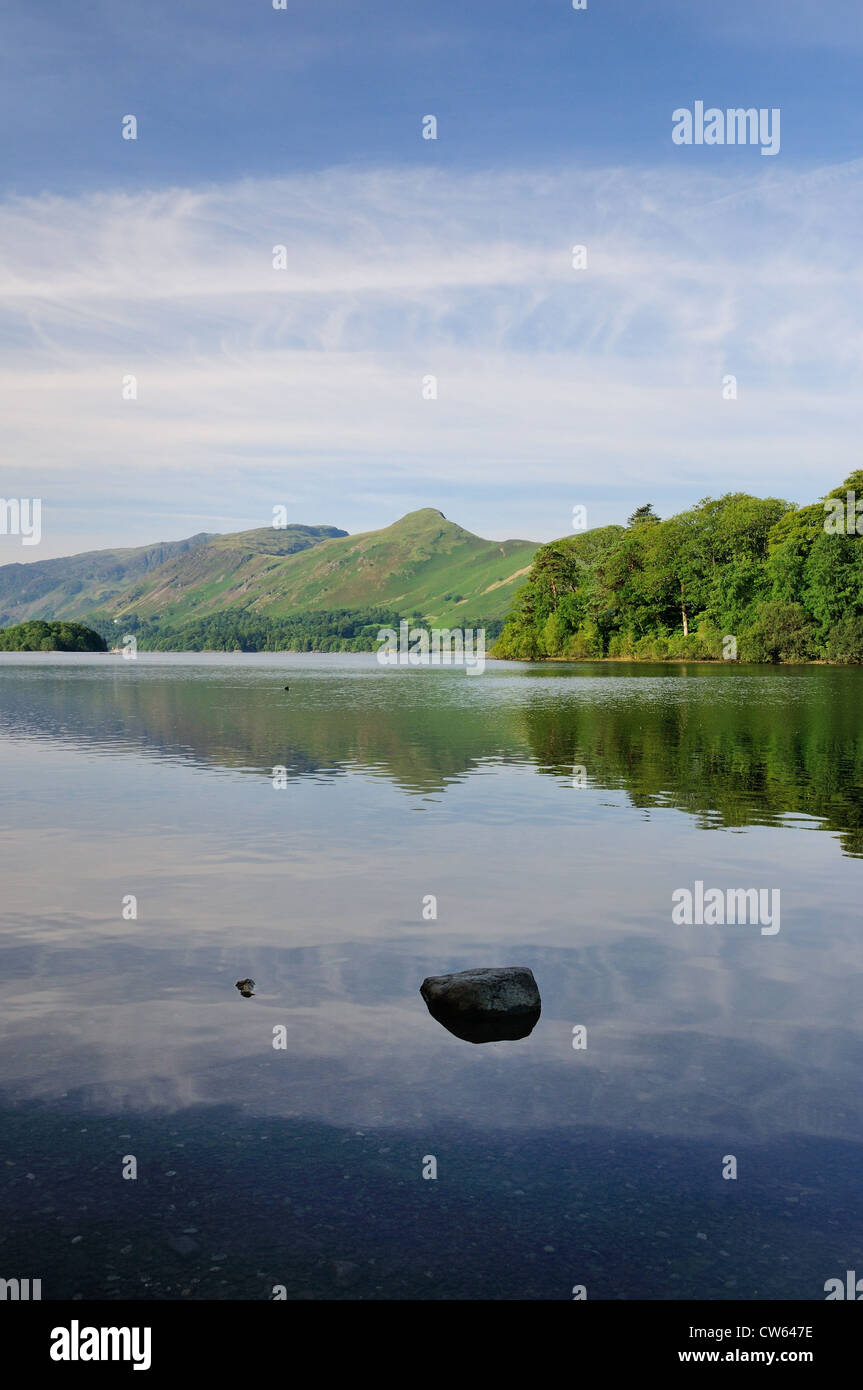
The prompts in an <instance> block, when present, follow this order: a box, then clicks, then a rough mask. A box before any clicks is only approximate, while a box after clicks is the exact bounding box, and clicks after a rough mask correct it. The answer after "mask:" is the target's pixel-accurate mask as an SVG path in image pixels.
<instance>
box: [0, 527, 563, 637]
mask: <svg viewBox="0 0 863 1390" xmlns="http://www.w3.org/2000/svg"><path fill="white" fill-rule="evenodd" d="M535 550H536V545H535V544H534V543H533V542H531V541H500V542H498V541H486V540H482V539H481V538H480V537H479V536H474V535H472V534H471V532H470V531H466V530H464V528H463V527H461V526H457V525H456V524H455V523H454V522H451V521H447V520H446V518H445V517H444V516H443V515H442V514H441V513H440V512H439V511H436V510H435V509H434V508H432V507H427V508H424V509H422V510H421V511H416V512H411V513H409V514H408V515H407V516H405V517H402V519H401V520H400V521H397V522H395V523H394V524H393V525H392V526H387V527H385V528H383V529H382V530H379V531H368V532H365V533H363V534H361V535H357V536H348V535H346V534H345V532H343V531H338V530H337V529H336V528H335V527H323V526H319V527H301V526H295V527H289V528H287V529H285V530H274V529H272V528H266V529H264V530H258V531H245V532H239V533H237V534H234V535H228V536H208V535H203V536H196V537H193V538H192V539H191V540H190V541H184V542H178V543H175V544H173V545H168V546H164V547H149V548H147V549H144V550H140V551H104V552H102V551H100V552H95V553H94V554H91V555H86V556H76V557H73V559H71V560H48V561H41V562H37V563H35V564H32V565H6V566H4V567H2V568H0V618H2V621H3V622H6V623H8V622H10V621H15V620H19V621H20V620H21V619H22V618H27V617H31V616H34V615H36V616H39V617H57V616H62V617H66V618H68V617H77V618H82V619H86V620H88V621H91V622H93V623H95V624H96V625H97V626H98V627H99V628H100V630H102V631H103V632H104V631H106V630H110V629H109V628H108V627H107V625H109V624H110V625H111V627H113V628H114V630H116V626H117V625H118V624H119V625H125V626H127V627H128V628H129V629H130V630H135V629H140V630H142V631H143V630H146V632H147V634H148V637H149V638H152V639H154V640H155V638H156V636H157V632H158V629H161V630H162V632H163V633H168V632H170V633H181V632H183V631H186V632H187V633H191V634H193V640H195V641H196V642H197V638H196V637H194V634H203V633H206V632H212V631H213V627H212V620H213V619H214V618H216V617H218V616H219V615H222V614H224V615H228V616H231V617H237V616H240V615H242V617H243V620H244V627H245V630H246V631H247V632H250V633H252V632H255V631H257V630H258V629H257V628H256V627H255V623H256V622H259V620H260V631H262V632H263V631H266V632H267V633H268V634H269V637H270V639H271V638H272V637H273V636H274V635H277V634H279V633H280V632H282V631H285V632H286V631H288V628H285V627H284V626H283V623H284V620H289V619H293V618H297V617H300V616H302V615H309V614H314V615H316V621H317V617H318V616H319V615H323V614H326V613H332V614H334V615H336V614H338V615H339V617H338V621H339V623H342V622H343V621H344V618H345V614H349V613H351V612H357V613H366V614H369V613H370V612H371V610H375V611H377V610H383V609H386V610H387V611H388V612H391V613H394V614H404V615H417V616H418V617H420V618H421V619H422V620H423V621H424V622H425V623H426V624H428V625H429V626H441V627H454V626H474V625H476V624H477V623H478V622H479V621H481V620H488V621H491V620H494V619H502V618H503V617H504V616H505V614H506V613H507V611H508V609H509V606H510V602H511V600H512V596H513V594H514V593H515V591H516V589H518V588H519V586H520V585H521V584H523V583H524V580H525V578H526V576H527V574H528V572H529V569H530V565H531V561H532V558H533V554H534V551H535ZM160 552H161V553H160ZM22 571H24V572H25V573H21V572H22ZM26 571H34V572H36V573H33V574H28V573H26ZM264 620H267V622H268V623H269V624H270V626H269V627H268V628H265V627H264V625H263V621H264ZM274 625H276V626H274ZM318 626H319V624H318Z"/></svg>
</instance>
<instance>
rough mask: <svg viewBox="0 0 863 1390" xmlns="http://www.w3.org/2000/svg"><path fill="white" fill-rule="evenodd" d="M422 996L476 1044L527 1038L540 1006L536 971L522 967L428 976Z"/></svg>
mask: <svg viewBox="0 0 863 1390" xmlns="http://www.w3.org/2000/svg"><path fill="white" fill-rule="evenodd" d="M420 994H421V995H422V997H423V999H424V1000H425V1002H426V1004H427V1005H428V1011H429V1013H430V1014H431V1016H432V1018H434V1019H437V1021H438V1023H440V1024H442V1025H443V1027H444V1028H447V1029H448V1030H449V1032H450V1033H454V1034H455V1036H456V1037H457V1038H462V1039H463V1040H464V1041H465V1042H472V1043H483V1042H503V1041H507V1040H509V1041H512V1040H515V1039H516V1038H526V1037H527V1035H528V1033H532V1032H533V1029H534V1026H535V1025H536V1022H537V1019H538V1018H539V1015H540V1012H541V1010H542V1001H541V1000H540V997H539V989H538V988H537V984H536V980H535V979H534V978H533V971H532V970H528V969H527V967H526V966H523V965H508V966H505V967H503V968H502V969H499V970H461V971H459V972H458V974H456V975H430V976H429V977H428V979H426V980H423V982H422V985H421V987H420Z"/></svg>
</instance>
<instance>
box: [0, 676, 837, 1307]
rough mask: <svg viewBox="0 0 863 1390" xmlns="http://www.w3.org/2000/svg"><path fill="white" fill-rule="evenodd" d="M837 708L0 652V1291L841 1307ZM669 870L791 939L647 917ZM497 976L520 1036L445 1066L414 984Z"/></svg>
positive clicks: (691, 693)
mask: <svg viewBox="0 0 863 1390" xmlns="http://www.w3.org/2000/svg"><path fill="white" fill-rule="evenodd" d="M285 684H289V685H290V691H289V692H287V693H286V692H285V691H284V689H283V687H284V685H285ZM861 695H863V671H855V670H853V669H828V668H797V669H794V668H781V669H764V668H749V669H747V668H739V667H737V668H729V667H712V666H703V665H701V666H700V665H692V666H662V667H660V666H650V667H637V666H628V665H613V666H609V665H604V666H598V665H581V666H568V665H566V666H564V665H555V666H552V667H531V666H521V665H515V664H509V663H489V665H488V667H487V668H486V671H485V673H484V674H483V675H476V674H467V673H466V672H464V671H463V670H447V669H443V670H439V669H420V670H413V669H397V668H396V669H382V668H381V667H379V666H378V665H377V663H376V661H375V658H374V657H373V656H336V655H333V656H281V655H279V656H271V655H259V656H243V657H240V656H237V657H228V656H225V657H219V656H198V655H182V656H167V655H147V654H143V655H140V656H139V658H138V660H137V661H134V662H133V661H125V660H123V659H122V658H121V657H109V656H101V657H77V656H60V655H45V656H29V655H28V656H25V655H20V656H17V655H8V656H3V657H0V785H2V813H0V815H2V845H3V858H2V889H3V895H2V902H3V911H2V932H0V970H2V979H3V1009H2V1023H0V1071H2V1094H0V1125H2V1144H0V1148H2V1168H0V1171H2V1173H3V1176H4V1180H3V1184H2V1190H1V1191H0V1218H2V1219H0V1265H2V1268H0V1276H3V1277H6V1278H11V1277H16V1276H17V1277H21V1278H25V1277H30V1278H41V1279H42V1281H43V1298H71V1297H78V1298H83V1299H91V1298H129V1297H133V1298H134V1297H138V1298H181V1297H184V1298H203V1299H213V1298H216V1299H218V1298H244V1299H245V1298H248V1299H266V1298H270V1297H272V1291H273V1288H274V1286H276V1285H282V1286H284V1288H285V1290H286V1293H287V1296H288V1298H305V1299H327V1298H346V1299H390V1298H422V1299H449V1298H494V1299H518V1298H536V1299H570V1298H571V1297H572V1290H573V1286H575V1285H584V1286H586V1289H587V1296H588V1298H605V1299H609V1298H610V1299H614V1298H649V1299H691V1298H708V1299H749V1298H756V1297H758V1298H783V1299H784V1298H803V1299H823V1298H824V1283H825V1281H826V1280H827V1279H829V1278H833V1277H840V1278H843V1279H844V1276H845V1271H846V1270H847V1269H857V1270H858V1271H860V1273H861V1274H863V1203H861V1195H863V1193H861V1189H863V1177H861V1141H863V1088H861V1085H860V1076H861V1069H863V1011H861V1007H860V995H861V957H863V952H862V951H861V911H860V903H861V896H863V736H861V722H860V709H861ZM280 767H281V768H284V770H285V775H284V778H283V783H284V785H281V786H274V783H273V778H274V769H278V768H280ZM579 768H583V769H584V773H583V774H580V773H579V772H578V771H577V769H579ZM580 783H584V784H583V785H580ZM696 880H700V881H702V882H703V883H704V884H705V887H706V888H710V887H718V888H721V889H723V890H725V889H727V888H751V887H756V888H767V889H779V890H780V892H781V928H780V930H779V932H778V933H776V934H773V935H767V934H763V933H762V932H761V930H760V928H759V926H758V925H755V924H752V925H734V926H732V925H728V926H700V925H689V926H687V925H676V924H675V923H674V922H673V921H672V894H673V893H674V891H675V890H676V889H679V888H684V887H689V888H690V889H691V888H692V887H693V885H694V883H695V881H696ZM129 895H134V897H135V899H136V900H137V917H136V918H134V919H132V918H129V917H128V916H127V917H125V918H124V902H126V903H128V898H129ZM429 895H434V897H435V898H436V902H437V917H436V919H433V920H432V919H427V918H426V917H424V915H423V903H424V900H427V898H428V896H429ZM126 912H127V914H128V912H129V908H128V906H127V907H126ZM496 965H527V966H530V968H531V969H532V970H533V972H534V974H535V976H536V979H537V982H538V984H539V988H540V991H541V994H542V1004H543V1008H542V1016H541V1018H540V1020H539V1022H538V1024H537V1026H536V1028H535V1029H534V1031H533V1032H532V1034H531V1035H530V1036H529V1037H528V1038H525V1039H523V1040H521V1041H517V1042H500V1043H490V1044H484V1045H472V1044H471V1043H468V1042H464V1041H461V1040H459V1039H458V1038H456V1037H454V1036H453V1035H452V1034H450V1033H448V1032H447V1031H446V1030H445V1029H443V1028H442V1027H441V1026H440V1025H439V1024H438V1023H436V1022H435V1021H434V1019H433V1018H432V1017H431V1016H430V1014H429V1013H428V1011H427V1009H426V1007H425V1005H424V1003H423V1001H422V999H421V997H420V994H419V987H420V984H421V983H422V980H423V979H424V977H425V976H426V975H431V974H442V973H445V972H447V971H455V970H463V969H467V968H468V967H471V966H496ZM244 977H251V978H253V979H254V980H255V981H256V982H257V983H256V992H255V995H254V997H253V998H249V999H245V998H242V997H241V996H240V994H239V993H238V991H237V989H236V988H235V982H236V981H237V980H238V979H241V978H244ZM577 1026H581V1027H583V1028H585V1029H586V1038H587V1046H586V1048H578V1049H576V1048H574V1047H573V1029H574V1028H575V1027H577ZM274 1029H275V1030H277V1031H276V1034H274ZM280 1029H283V1030H284V1032H283V1033H281V1034H279V1032H278V1030H280ZM274 1036H276V1037H279V1036H281V1037H283V1038H284V1042H285V1046H284V1047H283V1048H279V1049H276V1048H274V1046H273V1041H274ZM128 1156H133V1157H134V1158H135V1160H136V1162H137V1178H136V1179H135V1180H128V1179H124V1177H123V1170H124V1164H125V1166H126V1168H127V1169H128V1168H129V1166H130V1165H129V1163H128ZM430 1156H431V1157H434V1158H435V1159H436V1163H437V1177H436V1178H435V1179H425V1178H424V1177H423V1168H424V1166H425V1167H426V1168H427V1169H428V1168H429V1164H428V1158H429V1157H430ZM729 1156H733V1157H734V1158H735V1159H736V1164H737V1177H736V1179H732V1180H727V1179H724V1178H723V1175H722V1174H723V1167H725V1168H726V1169H727V1168H728V1166H729V1165H728V1161H727V1160H728V1157H729Z"/></svg>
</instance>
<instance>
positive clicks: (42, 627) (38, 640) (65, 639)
mask: <svg viewBox="0 0 863 1390" xmlns="http://www.w3.org/2000/svg"><path fill="white" fill-rule="evenodd" d="M107 650H108V646H107V643H106V642H105V640H104V638H103V637H101V636H100V635H99V633H98V632H94V631H93V630H92V628H89V627H84V625H83V624H82V623H45V622H42V621H41V619H34V620H33V621H32V622H29V623H19V624H18V625H17V626H16V627H6V628H2V629H0V652H106V651H107Z"/></svg>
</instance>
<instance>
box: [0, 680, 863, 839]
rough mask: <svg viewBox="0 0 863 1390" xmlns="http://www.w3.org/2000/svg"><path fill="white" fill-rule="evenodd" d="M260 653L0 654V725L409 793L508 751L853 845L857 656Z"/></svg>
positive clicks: (857, 804) (706, 816)
mask: <svg viewBox="0 0 863 1390" xmlns="http://www.w3.org/2000/svg"><path fill="white" fill-rule="evenodd" d="M100 661H101V663H102V664H101V665H100V664H99V663H100ZM276 661H277V658H274V657H269V658H264V657H258V658H253V657H243V658H237V659H235V660H234V661H232V660H231V659H230V658H221V659H217V658H210V659H209V660H207V659H204V658H197V664H195V659H194V658H191V659H190V658H183V659H179V658H174V659H173V660H172V659H170V658H166V657H164V656H160V657H156V656H151V657H149V658H146V657H142V658H141V659H140V663H138V664H136V663H132V662H123V661H122V659H120V658H113V659H112V658H91V659H90V661H89V663H88V662H85V661H80V660H76V661H75V663H74V664H73V662H72V661H69V662H68V663H67V664H58V663H57V662H56V661H55V662H54V663H53V664H51V663H50V662H47V661H46V662H44V663H43V664H41V665H36V664H34V663H33V662H32V661H31V662H30V663H29V664H24V663H22V662H21V661H20V660H19V661H18V662H17V663H16V662H15V661H14V659H12V658H9V657H7V658H6V659H5V661H3V660H0V734H3V735H5V736H6V737H8V738H14V739H47V740H58V741H61V742H65V743H67V744H71V745H72V746H76V747H87V748H90V749H91V750H93V751H97V752H99V753H100V754H109V755H110V753H111V752H112V751H118V750H126V751H131V750H133V749H138V750H141V751H142V752H146V753H147V754H150V755H154V756H156V757H158V758H160V759H166V760H171V761H182V762H191V763H194V764H196V765H198V766H201V767H207V768H210V769H222V770H229V771H231V772H234V773H246V774H258V775H262V776H266V777H267V778H272V777H273V775H274V769H276V768H278V769H280V770H281V769H284V771H283V774H282V775H283V776H284V778H285V779H287V780H289V781H290V780H294V779H297V778H309V777H312V778H325V779H332V778H335V777H339V776H343V775H345V774H346V773H348V772H352V771H360V772H362V773H363V774H364V775H366V776H373V777H383V778H386V779H388V780H389V781H391V782H392V783H393V784H394V785H396V786H397V787H399V788H400V789H401V790H402V791H404V792H406V793H409V794H413V795H416V796H427V795H429V794H430V793H432V794H440V793H443V792H445V791H446V789H447V787H449V786H451V785H452V784H453V783H454V782H458V781H460V780H462V779H463V778H464V777H466V776H470V775H475V774H477V773H481V772H486V771H494V770H495V769H496V768H498V767H501V766H507V765H510V764H513V765H522V764H528V765H530V766H533V767H535V768H536V769H537V770H538V771H539V772H541V773H543V774H544V775H546V776H552V777H554V778H556V779H558V780H559V781H561V782H563V783H565V784H569V783H571V782H572V778H573V772H574V769H576V768H579V767H583V768H584V769H585V773H584V776H585V780H586V783H587V784H588V785H592V786H598V787H603V788H605V789H607V790H617V789H620V790H623V791H625V793H626V795H627V796H628V798H629V800H630V802H631V804H632V805H633V806H635V807H638V808H641V809H644V810H650V809H654V808H660V807H668V806H671V807H674V808H675V809H677V810H681V811H684V812H686V813H687V814H689V815H692V816H694V817H695V818H696V819H697V821H698V823H699V824H700V825H703V826H704V827H705V828H709V827H711V826H725V827H735V826H738V827H743V826H748V825H782V824H783V823H791V821H792V820H797V821H798V822H800V820H801V818H809V819H811V820H816V821H818V822H819V823H820V824H821V825H822V826H823V828H825V829H827V830H830V831H833V832H835V833H836V834H837V835H838V836H839V839H840V843H841V845H842V848H843V851H844V852H845V853H846V854H850V855H855V856H859V855H863V734H861V731H860V728H859V716H858V711H859V705H860V695H861V691H863V672H860V671H858V670H854V669H848V668H827V667H801V668H781V669H779V670H776V671H774V670H770V669H764V668H750V669H749V670H748V671H746V672H742V671H740V670H737V669H735V670H731V669H726V668H723V667H717V666H713V667H711V666H703V665H701V666H689V665H682V666H668V667H655V666H651V667H631V666H623V665H618V666H605V667H601V668H598V667H596V666H589V665H586V666H579V667H572V666H556V667H552V668H542V669H539V670H538V669H537V668H525V667H519V666H515V665H513V664H511V663H492V664H491V665H490V666H489V668H488V670H487V672H486V674H485V675H484V676H483V677H482V679H481V680H473V681H471V680H467V679H465V677H464V673H463V672H452V671H447V670H435V669H430V670H420V671H414V670H410V669H407V670H405V669H401V668H394V669H392V670H390V669H388V670H387V671H386V672H385V673H383V672H382V671H381V668H379V667H378V666H377V665H376V664H375V662H374V658H373V657H370V656H369V657H365V656H355V657H344V656H342V657H332V658H325V657H318V658H308V657H307V658H302V657H294V658H282V664H281V666H279V665H276V666H273V663H274V662H276ZM291 661H293V663H294V664H293V666H292V668H291V670H292V680H293V692H292V693H291V695H290V698H288V696H287V695H286V693H285V692H286V691H287V689H288V687H287V686H284V688H283V686H282V685H281V684H280V683H279V677H280V675H282V674H283V671H284V667H285V663H289V662H291ZM107 662H111V664H110V665H106V664H105V663H107Z"/></svg>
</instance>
